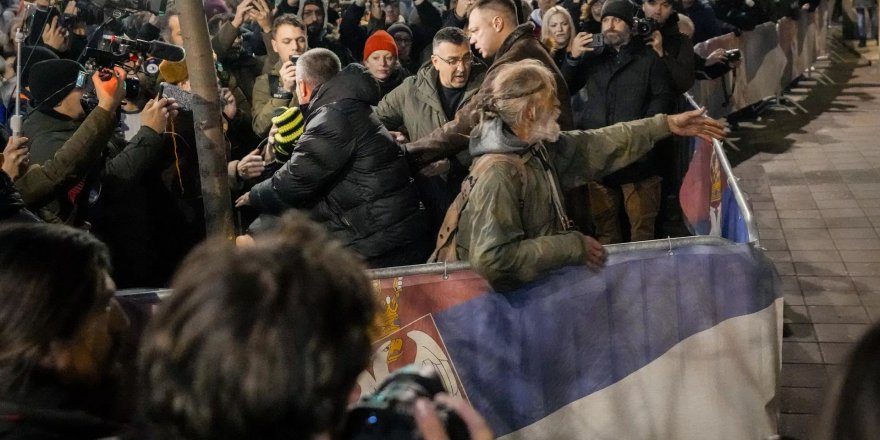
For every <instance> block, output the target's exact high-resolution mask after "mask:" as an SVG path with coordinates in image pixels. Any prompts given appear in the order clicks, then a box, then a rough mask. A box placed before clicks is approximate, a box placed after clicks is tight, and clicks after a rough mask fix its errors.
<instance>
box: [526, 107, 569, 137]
mask: <svg viewBox="0 0 880 440" xmlns="http://www.w3.org/2000/svg"><path fill="white" fill-rule="evenodd" d="M559 114H560V112H559V110H557V111H554V112H552V114H551V115H550V116H548V117H547V118H545V119H543V120H541V121H536V123H535V126H534V127H533V128H532V130H531V132H530V133H529V141H528V142H529V143H530V144H536V143H538V142H556V141H557V140H559V134H560V133H561V132H562V129H561V128H560V127H559V121H558V120H559Z"/></svg>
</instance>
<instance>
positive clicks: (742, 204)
mask: <svg viewBox="0 0 880 440" xmlns="http://www.w3.org/2000/svg"><path fill="white" fill-rule="evenodd" d="M684 98H685V99H686V100H687V102H688V104H690V105H691V107H693V108H700V105H699V104H697V101H695V100H694V97H693V96H691V94H690V93H687V92H685V93H684ZM712 147H713V148H714V149H715V155H716V156H717V157H718V160H719V162H720V163H721V169H722V170H724V174H726V175H727V185H728V186H729V187H730V190H731V191H733V197H734V198H735V199H736V204H737V205H738V206H739V210H740V212H741V213H742V216H743V221H744V222H745V224H746V231H747V233H748V236H749V243H753V244H754V245H755V246H760V238H759V237H758V225H757V224H756V223H755V216H754V215H752V210H751V208H750V206H749V202H748V201H749V198H748V196H747V195H746V193H745V192H743V190H742V188H740V186H739V178H738V177H736V176H735V175H734V174H733V167H732V166H730V161H729V160H728V159H727V153H725V152H724V145H723V144H722V143H721V141H719V140H718V139H712Z"/></svg>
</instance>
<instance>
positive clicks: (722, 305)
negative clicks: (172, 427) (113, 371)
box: [359, 244, 782, 440]
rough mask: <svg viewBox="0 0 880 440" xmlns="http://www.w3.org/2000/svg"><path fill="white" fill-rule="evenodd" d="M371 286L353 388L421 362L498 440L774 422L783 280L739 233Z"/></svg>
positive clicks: (637, 435)
mask: <svg viewBox="0 0 880 440" xmlns="http://www.w3.org/2000/svg"><path fill="white" fill-rule="evenodd" d="M374 288H375V291H376V294H377V295H378V296H379V297H380V300H381V301H382V302H383V304H385V313H384V315H383V317H382V323H381V324H382V327H383V331H384V333H385V334H384V335H383V337H382V338H381V339H379V340H377V341H376V342H375V345H374V348H375V353H374V358H373V363H372V367H371V368H370V369H369V371H367V372H365V373H364V374H363V375H362V376H361V378H360V380H359V385H360V387H361V392H362V393H369V392H372V391H373V390H374V389H375V387H376V384H377V383H379V382H381V381H382V379H383V378H384V377H385V376H387V375H388V373H389V371H394V370H395V369H397V368H400V367H402V366H403V365H406V364H409V363H413V362H415V363H417V364H419V365H429V366H432V367H434V368H435V369H436V370H437V371H438V373H439V374H440V376H441V377H442V378H443V380H444V382H445V384H446V386H447V389H450V390H452V392H453V394H456V395H459V396H461V397H463V398H466V399H468V400H470V402H471V403H472V404H473V405H474V407H475V408H476V409H477V410H478V411H480V412H481V413H482V414H483V415H484V416H485V417H486V418H487V420H488V421H489V423H490V425H491V426H492V428H493V430H494V431H495V433H496V435H498V436H500V437H503V438H526V439H551V438H552V439H569V438H585V439H704V438H718V439H737V440H739V439H746V438H748V439H761V438H765V437H767V436H769V435H772V434H775V433H776V410H777V408H776V400H775V399H774V396H775V394H776V387H777V377H778V372H779V367H780V355H779V353H780V343H781V339H780V337H781V329H780V326H781V322H782V320H781V313H782V298H781V288H780V284H779V281H778V277H777V276H776V274H775V271H774V269H773V267H772V264H771V263H769V262H768V261H767V260H766V259H764V257H763V256H762V255H761V254H760V252H759V251H756V250H754V249H753V248H752V247H750V246H748V245H734V244H730V245H722V246H690V247H685V248H679V249H674V250H671V251H665V250H664V251H631V252H625V253H619V254H612V256H611V258H610V260H609V262H608V265H607V267H606V268H604V269H603V270H602V271H601V272H599V273H591V272H589V271H588V270H586V269H585V268H581V267H570V268H566V269H563V270H559V271H556V272H554V273H552V274H550V275H549V276H548V277H547V278H546V279H544V280H542V281H538V282H535V283H532V284H530V285H527V286H525V287H523V288H521V289H519V290H517V291H514V292H511V293H507V294H498V293H494V292H491V291H490V289H489V288H488V286H487V284H486V283H485V281H484V280H482V279H481V278H480V277H479V276H477V275H476V274H474V273H473V272H470V271H462V272H455V273H452V274H450V275H449V277H448V279H446V280H444V279H443V277H442V276H440V275H416V276H409V277H405V278H400V277H396V278H392V279H383V280H376V281H374Z"/></svg>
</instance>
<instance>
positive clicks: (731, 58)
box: [724, 49, 742, 63]
mask: <svg viewBox="0 0 880 440" xmlns="http://www.w3.org/2000/svg"><path fill="white" fill-rule="evenodd" d="M724 57H725V58H727V62H728V63H733V62H736V61H739V60H740V59H742V52H740V50H739V49H730V50H725V51H724Z"/></svg>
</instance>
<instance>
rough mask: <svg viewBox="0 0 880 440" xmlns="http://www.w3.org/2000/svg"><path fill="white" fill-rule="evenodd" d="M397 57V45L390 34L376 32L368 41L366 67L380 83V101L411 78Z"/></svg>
mask: <svg viewBox="0 0 880 440" xmlns="http://www.w3.org/2000/svg"><path fill="white" fill-rule="evenodd" d="M397 55H398V52H397V43H395V42H394V37H392V36H391V34H389V33H388V32H385V31H376V32H374V33H373V35H370V38H368V39H367V44H366V45H365V46H364V66H366V68H367V70H369V71H370V75H373V78H375V79H376V81H379V87H380V88H381V91H382V95H381V96H380V97H379V99H381V98H382V97H384V96H385V95H387V94H388V93H389V92H391V91H392V90H394V89H395V88H397V86H399V85H400V84H401V83H402V82H403V80H404V79H406V77H408V76H409V72H408V71H407V70H406V68H404V67H403V66H401V65H400V61H399V60H398V59H397Z"/></svg>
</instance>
